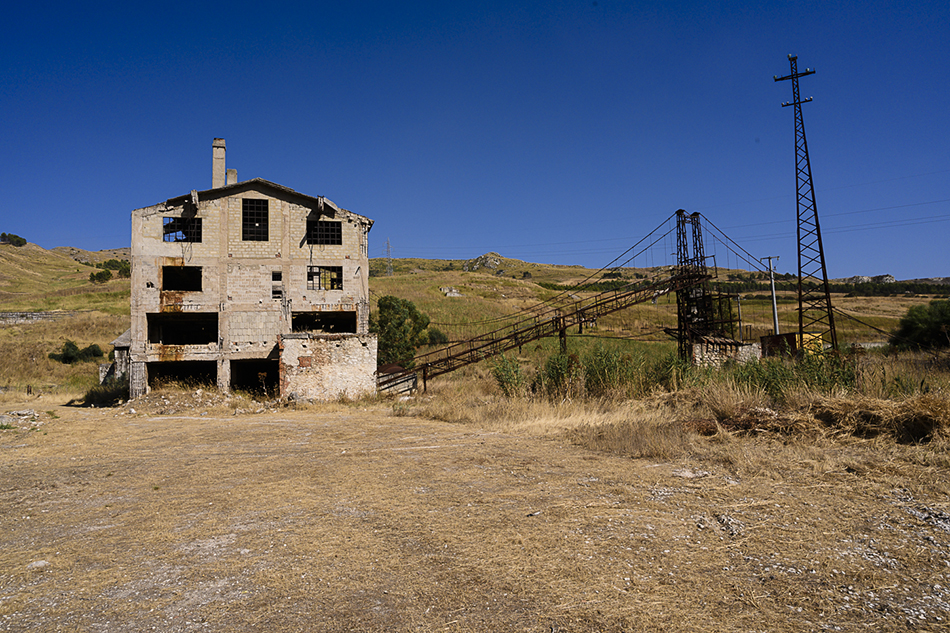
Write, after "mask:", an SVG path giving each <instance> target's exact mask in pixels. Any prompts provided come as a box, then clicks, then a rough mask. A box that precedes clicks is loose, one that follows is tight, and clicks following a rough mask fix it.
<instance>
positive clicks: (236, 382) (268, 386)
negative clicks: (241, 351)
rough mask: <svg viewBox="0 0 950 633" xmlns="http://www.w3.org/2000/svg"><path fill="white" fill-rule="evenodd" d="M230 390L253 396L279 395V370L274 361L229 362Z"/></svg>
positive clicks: (264, 359)
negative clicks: (244, 392)
mask: <svg viewBox="0 0 950 633" xmlns="http://www.w3.org/2000/svg"><path fill="white" fill-rule="evenodd" d="M231 389H232V390H239V391H246V392H248V393H251V394H253V395H255V396H263V397H265V398H276V397H278V396H279V395H280V369H279V363H278V361H276V360H269V359H266V358H261V359H251V360H232V361H231Z"/></svg>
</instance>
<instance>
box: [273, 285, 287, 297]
mask: <svg viewBox="0 0 950 633" xmlns="http://www.w3.org/2000/svg"><path fill="white" fill-rule="evenodd" d="M283 296H284V289H283V288H281V287H280V286H274V287H272V288H271V289H270V298H271V299H281V298H283Z"/></svg>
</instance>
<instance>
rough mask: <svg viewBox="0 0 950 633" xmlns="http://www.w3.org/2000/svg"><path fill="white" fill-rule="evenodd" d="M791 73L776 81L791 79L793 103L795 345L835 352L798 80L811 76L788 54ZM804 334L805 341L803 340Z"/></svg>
mask: <svg viewBox="0 0 950 633" xmlns="http://www.w3.org/2000/svg"><path fill="white" fill-rule="evenodd" d="M788 61H789V63H790V64H791V69H792V72H791V74H789V75H786V76H785V77H778V76H776V77H774V79H775V81H784V80H785V79H791V80H792V100H791V101H788V102H786V103H783V104H782V107H785V106H795V173H796V193H797V196H796V199H797V208H798V342H799V346H800V347H801V348H802V349H805V348H806V347H807V346H808V344H809V342H810V341H811V340H814V337H821V338H822V339H825V338H826V337H827V342H828V343H830V344H831V348H832V349H838V337H837V335H836V334H835V319H834V315H833V313H832V310H831V293H830V291H829V290H828V272H827V270H826V269H825V251H824V248H823V247H822V244H821V228H820V227H819V225H818V207H817V206H815V186H814V184H813V183H812V179H811V162H810V161H809V160H808V143H807V142H806V141H805V121H804V119H803V118H802V104H803V103H807V102H809V101H811V100H812V98H811V97H808V98H807V99H801V98H800V97H799V92H798V78H799V77H805V76H806V75H813V74H814V73H815V71H814V70H813V69H811V68H806V69H805V71H804V72H801V73H800V72H798V56H797V55H789V56H788ZM806 335H807V337H808V338H806Z"/></svg>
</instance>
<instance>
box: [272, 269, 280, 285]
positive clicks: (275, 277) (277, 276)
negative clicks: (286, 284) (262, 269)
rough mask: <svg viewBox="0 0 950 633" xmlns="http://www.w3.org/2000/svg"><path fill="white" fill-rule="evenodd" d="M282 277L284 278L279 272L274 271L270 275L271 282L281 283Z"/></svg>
mask: <svg viewBox="0 0 950 633" xmlns="http://www.w3.org/2000/svg"><path fill="white" fill-rule="evenodd" d="M281 277H283V275H282V274H281V272H280V271H279V270H272V271H271V273H270V280H271V281H273V282H278V281H280V280H281Z"/></svg>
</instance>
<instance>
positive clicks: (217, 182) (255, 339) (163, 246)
mask: <svg viewBox="0 0 950 633" xmlns="http://www.w3.org/2000/svg"><path fill="white" fill-rule="evenodd" d="M225 152H226V147H225V142H224V139H214V143H213V148H212V155H213V160H212V188H211V189H208V190H205V191H191V192H190V193H189V194H186V195H183V196H179V197H177V198H172V199H170V200H167V201H165V202H162V203H159V204H156V205H153V206H150V207H144V208H141V209H136V210H135V211H133V212H132V328H131V342H130V350H129V361H130V362H129V374H130V394H131V396H132V397H136V396H139V395H142V394H144V393H146V392H147V391H148V389H149V387H150V385H152V384H154V383H155V382H156V381H160V380H163V379H177V380H181V379H188V378H193V379H197V380H202V381H207V380H209V379H211V380H213V381H215V382H216V383H217V385H218V388H219V389H221V390H222V391H229V390H231V389H234V388H241V389H247V390H252V391H256V390H261V389H263V390H265V391H268V392H279V394H280V395H281V397H284V398H307V399H329V398H333V397H338V396H341V395H345V396H348V397H355V396H359V395H362V394H364V393H367V392H370V391H372V390H374V389H375V377H374V372H375V370H376V338H375V335H371V334H369V332H368V325H369V258H368V253H369V244H368V237H369V231H370V228H371V227H372V225H373V222H372V220H370V219H368V218H366V217H363V216H361V215H357V214H355V213H352V212H350V211H347V210H346V209H341V208H339V207H338V206H337V205H335V204H334V203H333V202H331V201H330V200H328V199H326V198H324V197H322V196H318V197H311V196H308V195H304V194H301V193H298V192H296V191H294V190H292V189H289V188H287V187H283V186H281V185H278V184H275V183H273V182H269V181H267V180H262V179H260V178H255V179H253V180H247V181H244V182H238V180H237V172H236V170H233V169H227V168H226V164H225Z"/></svg>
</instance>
